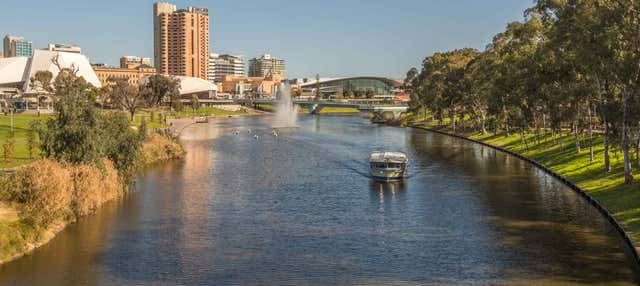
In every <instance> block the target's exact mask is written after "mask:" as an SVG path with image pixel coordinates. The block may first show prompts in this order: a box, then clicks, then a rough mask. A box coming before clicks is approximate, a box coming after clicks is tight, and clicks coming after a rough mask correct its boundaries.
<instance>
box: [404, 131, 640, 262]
mask: <svg viewBox="0 0 640 286" xmlns="http://www.w3.org/2000/svg"><path fill="white" fill-rule="evenodd" d="M406 127H407V128H415V129H421V130H426V131H429V132H433V133H437V134H441V135H445V136H451V137H455V138H458V139H462V140H465V141H469V142H472V143H476V144H480V145H482V146H485V147H489V148H491V149H494V150H496V151H499V152H503V153H505V154H508V155H510V156H514V157H516V158H518V159H520V160H524V161H526V162H527V163H529V164H532V165H533V166H535V167H536V168H538V169H540V170H542V171H543V172H545V173H546V174H548V175H550V176H552V177H554V178H556V179H558V180H560V181H561V182H562V183H563V184H565V185H566V186H568V187H569V188H570V189H571V190H573V191H574V192H576V193H577V194H578V195H580V196H581V197H582V198H583V199H584V200H586V201H587V202H588V203H589V204H590V205H591V206H593V207H594V208H596V210H597V211H598V212H599V213H600V214H601V215H602V216H603V217H604V218H605V219H606V220H607V221H608V222H609V223H610V224H611V225H612V226H613V228H614V229H615V230H616V232H618V235H619V238H620V240H621V241H622V242H623V243H624V246H625V248H627V250H628V251H629V252H630V253H629V255H631V258H633V262H634V263H635V266H636V271H640V254H639V252H640V247H639V245H638V242H637V241H636V240H635V239H634V238H633V236H632V234H631V232H630V231H628V230H627V227H626V226H625V225H624V223H622V220H620V218H618V217H617V216H616V215H615V214H613V213H612V212H611V211H609V209H607V207H606V206H605V205H604V204H602V203H601V202H600V201H599V200H597V199H596V198H594V197H593V196H591V195H590V194H589V192H588V191H586V190H585V189H583V188H582V187H580V186H578V184H577V183H575V182H573V181H572V180H570V179H569V178H567V177H566V176H564V175H562V174H560V173H559V172H557V171H555V170H553V169H552V168H550V167H548V166H546V165H544V164H542V163H540V162H538V161H536V160H534V159H532V158H529V157H527V156H524V155H522V154H520V153H518V152H515V151H512V150H509V149H507V148H505V147H502V146H498V145H493V144H490V143H487V142H484V141H481V140H477V139H473V138H470V137H467V136H465V135H460V134H455V133H449V132H446V131H442V130H438V129H434V128H429V127H424V126H418V125H411V124H409V125H407V126H406Z"/></svg>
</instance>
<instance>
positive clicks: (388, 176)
mask: <svg viewBox="0 0 640 286" xmlns="http://www.w3.org/2000/svg"><path fill="white" fill-rule="evenodd" d="M371 176H372V177H373V178H374V179H376V180H381V181H395V180H401V179H403V178H404V176H405V172H404V170H398V169H378V168H376V169H371Z"/></svg>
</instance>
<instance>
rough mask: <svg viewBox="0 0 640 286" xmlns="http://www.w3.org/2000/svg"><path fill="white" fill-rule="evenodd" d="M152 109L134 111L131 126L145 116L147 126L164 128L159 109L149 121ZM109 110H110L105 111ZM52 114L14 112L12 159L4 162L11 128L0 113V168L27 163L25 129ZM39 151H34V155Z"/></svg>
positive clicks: (30, 159) (6, 119)
mask: <svg viewBox="0 0 640 286" xmlns="http://www.w3.org/2000/svg"><path fill="white" fill-rule="evenodd" d="M151 111H152V110H142V111H140V112H137V113H136V116H135V118H134V120H133V121H132V122H131V126H139V125H140V121H141V120H142V118H145V120H146V123H147V128H149V129H156V128H165V127H166V125H165V124H164V123H162V122H161V121H160V111H158V110H154V113H156V114H155V116H154V117H155V118H154V120H153V121H151ZM105 112H111V111H105ZM51 116H52V115H45V114H42V115H40V116H38V115H37V114H14V117H13V130H14V140H15V143H14V144H15V145H14V152H13V160H11V161H10V162H6V161H5V160H4V153H3V152H2V146H3V145H4V144H5V143H6V142H7V139H8V138H9V130H10V129H11V127H10V126H11V117H10V116H9V115H3V114H0V169H3V168H12V167H16V166H20V165H24V164H27V163H29V162H31V161H32V160H33V159H32V158H29V151H28V148H27V130H28V129H29V124H30V122H31V121H34V120H46V119H47V118H49V117H51ZM37 153H39V151H36V155H37Z"/></svg>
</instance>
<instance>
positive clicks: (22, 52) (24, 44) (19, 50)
mask: <svg viewBox="0 0 640 286" xmlns="http://www.w3.org/2000/svg"><path fill="white" fill-rule="evenodd" d="M32 55H33V49H32V47H31V42H28V41H16V56H17V57H31V56H32Z"/></svg>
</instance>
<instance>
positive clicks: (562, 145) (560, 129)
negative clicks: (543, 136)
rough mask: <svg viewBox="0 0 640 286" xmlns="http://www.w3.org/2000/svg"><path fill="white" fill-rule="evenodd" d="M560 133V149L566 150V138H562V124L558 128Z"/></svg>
mask: <svg viewBox="0 0 640 286" xmlns="http://www.w3.org/2000/svg"><path fill="white" fill-rule="evenodd" d="M558 134H559V136H560V151H561V152H562V151H564V140H562V126H560V128H559V129H558Z"/></svg>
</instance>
